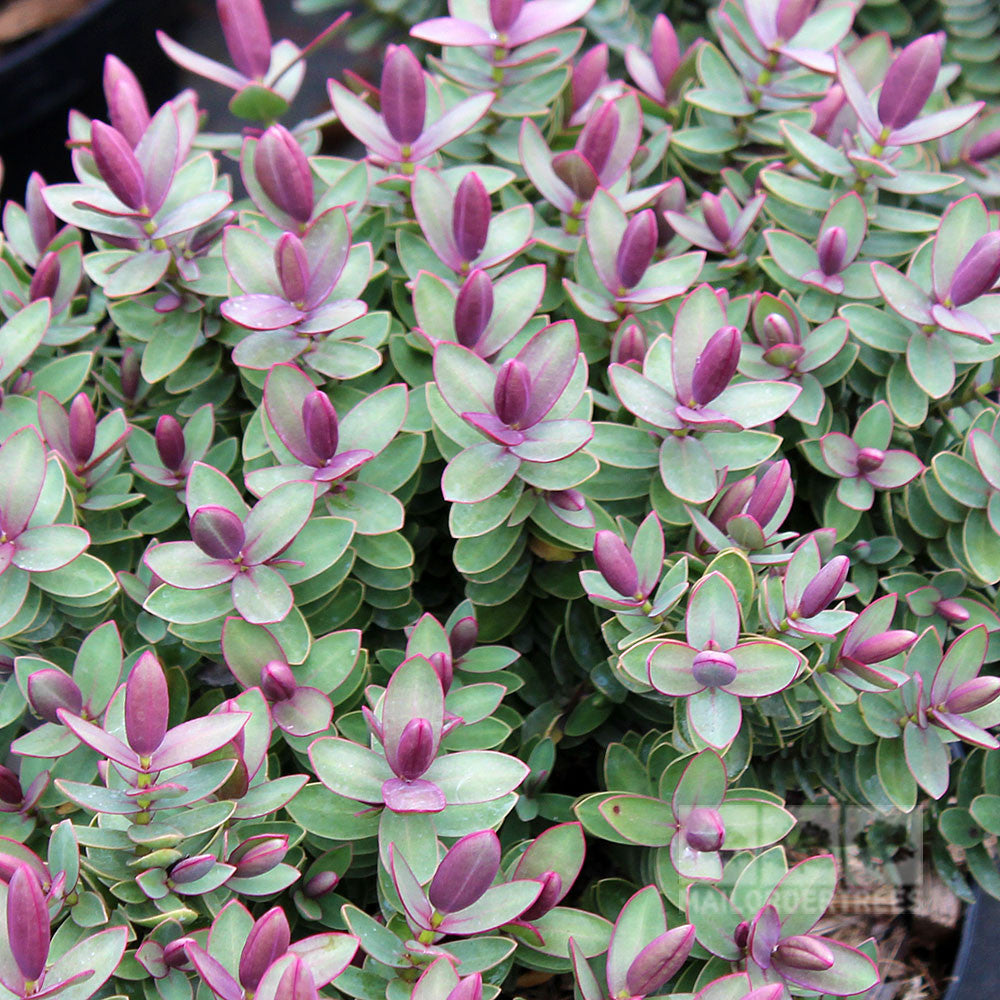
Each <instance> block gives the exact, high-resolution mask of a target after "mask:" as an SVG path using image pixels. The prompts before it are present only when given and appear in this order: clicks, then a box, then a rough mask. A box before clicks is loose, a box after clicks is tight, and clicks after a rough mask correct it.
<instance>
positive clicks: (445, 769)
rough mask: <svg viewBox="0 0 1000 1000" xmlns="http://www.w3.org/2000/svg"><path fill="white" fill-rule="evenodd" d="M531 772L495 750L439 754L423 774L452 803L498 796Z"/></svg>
mask: <svg viewBox="0 0 1000 1000" xmlns="http://www.w3.org/2000/svg"><path fill="white" fill-rule="evenodd" d="M527 776H528V766H527V765H526V764H524V763H522V762H521V761H520V760H518V759H517V758H516V757H511V756H509V755H508V754H504V753H497V752H496V751H494V750H465V751H461V752H459V753H449V754H446V755H445V756H444V757H438V758H437V760H435V761H434V763H433V764H431V766H430V767H429V768H428V770H427V771H426V772H425V773H424V775H423V777H424V778H425V779H426V780H427V781H433V782H434V784H435V785H437V786H438V787H439V788H440V789H441V791H442V792H444V795H445V798H446V799H447V801H448V804H449V805H461V804H464V803H475V802H489V801H491V800H492V799H498V798H500V797H501V796H504V795H506V794H507V793H508V792H511V791H513V790H514V789H515V788H517V786H518V785H519V784H520V783H521V782H522V781H523V780H524V779H525V778H526V777H527ZM331 787H332V786H331Z"/></svg>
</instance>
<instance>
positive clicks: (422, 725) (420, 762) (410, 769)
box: [394, 716, 437, 781]
mask: <svg viewBox="0 0 1000 1000" xmlns="http://www.w3.org/2000/svg"><path fill="white" fill-rule="evenodd" d="M436 753H437V747H436V746H435V745H434V730H433V728H432V727H431V724H430V723H429V722H428V721H427V720H426V719H425V718H423V717H422V716H421V717H419V718H416V719H410V721H409V722H407V724H406V725H405V726H403V731H402V733H400V736H399V746H398V747H397V748H396V767H395V768H394V770H395V772H396V774H397V775H399V777H400V778H402V779H403V780H404V781H414V780H415V779H417V778H419V777H420V775H422V774H423V773H424V771H426V770H427V768H429V767H430V766H431V761H432V760H434V755H435V754H436Z"/></svg>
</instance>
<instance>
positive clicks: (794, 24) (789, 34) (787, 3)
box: [774, 0, 816, 41]
mask: <svg viewBox="0 0 1000 1000" xmlns="http://www.w3.org/2000/svg"><path fill="white" fill-rule="evenodd" d="M815 6H816V0H780V2H779V3H778V10H777V12H776V13H775V17H774V20H775V27H776V28H777V30H778V37H779V38H781V39H783V40H784V41H788V39H789V38H794V37H795V35H797V34H798V31H799V28H801V27H802V25H803V24H805V23H806V20H807V19H808V17H809V15H810V14H811V13H812V12H813V7H815Z"/></svg>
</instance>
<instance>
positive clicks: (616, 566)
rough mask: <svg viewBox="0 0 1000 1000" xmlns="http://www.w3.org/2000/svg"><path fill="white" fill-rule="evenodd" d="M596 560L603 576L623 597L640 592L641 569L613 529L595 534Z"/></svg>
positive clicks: (633, 595)
mask: <svg viewBox="0 0 1000 1000" xmlns="http://www.w3.org/2000/svg"><path fill="white" fill-rule="evenodd" d="M594 560H595V562H596V563H597V569H598V570H599V571H600V574H601V576H603V577H604V579H605V580H606V581H607V582H608V585H609V586H610V587H611V589H612V590H615V591H617V593H619V594H621V595H622V597H631V598H635V597H637V596H638V594H639V570H638V569H637V568H636V565H635V560H634V559H633V558H632V553H631V552H629V550H628V548H627V547H626V545H625V543H624V542H623V541H622V540H621V539H620V538H619V537H618V535H616V534H615V533H614V532H613V531H609V530H607V529H602V530H601V531H598V532H597V534H595V535H594Z"/></svg>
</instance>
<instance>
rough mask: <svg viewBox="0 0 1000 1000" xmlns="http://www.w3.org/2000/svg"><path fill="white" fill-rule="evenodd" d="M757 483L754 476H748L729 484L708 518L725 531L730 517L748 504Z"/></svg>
mask: <svg viewBox="0 0 1000 1000" xmlns="http://www.w3.org/2000/svg"><path fill="white" fill-rule="evenodd" d="M756 485H757V482H756V480H755V479H754V477H753V476H747V477H746V478H745V479H740V480H738V481H737V482H735V483H733V484H732V485H730V486H727V487H726V489H725V490H724V491H723V493H722V496H720V497H719V502H718V503H717V504H716V505H715V508H714V509H713V510H712V513H711V514H710V515H709V517H708V519H709V520H710V521H711V522H712V524H714V525H715V526H716V527H717V528H718V529H719V530H720V531H725V530H726V524H727V523H728V521H729V519H730V518H731V517H735V516H736V515H737V514H739V513H741V512H742V510H743V508H744V507H745V506H746V505H747V501H748V500H749V499H750V497H751V496H752V495H753V491H754V489H755V487H756Z"/></svg>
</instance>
